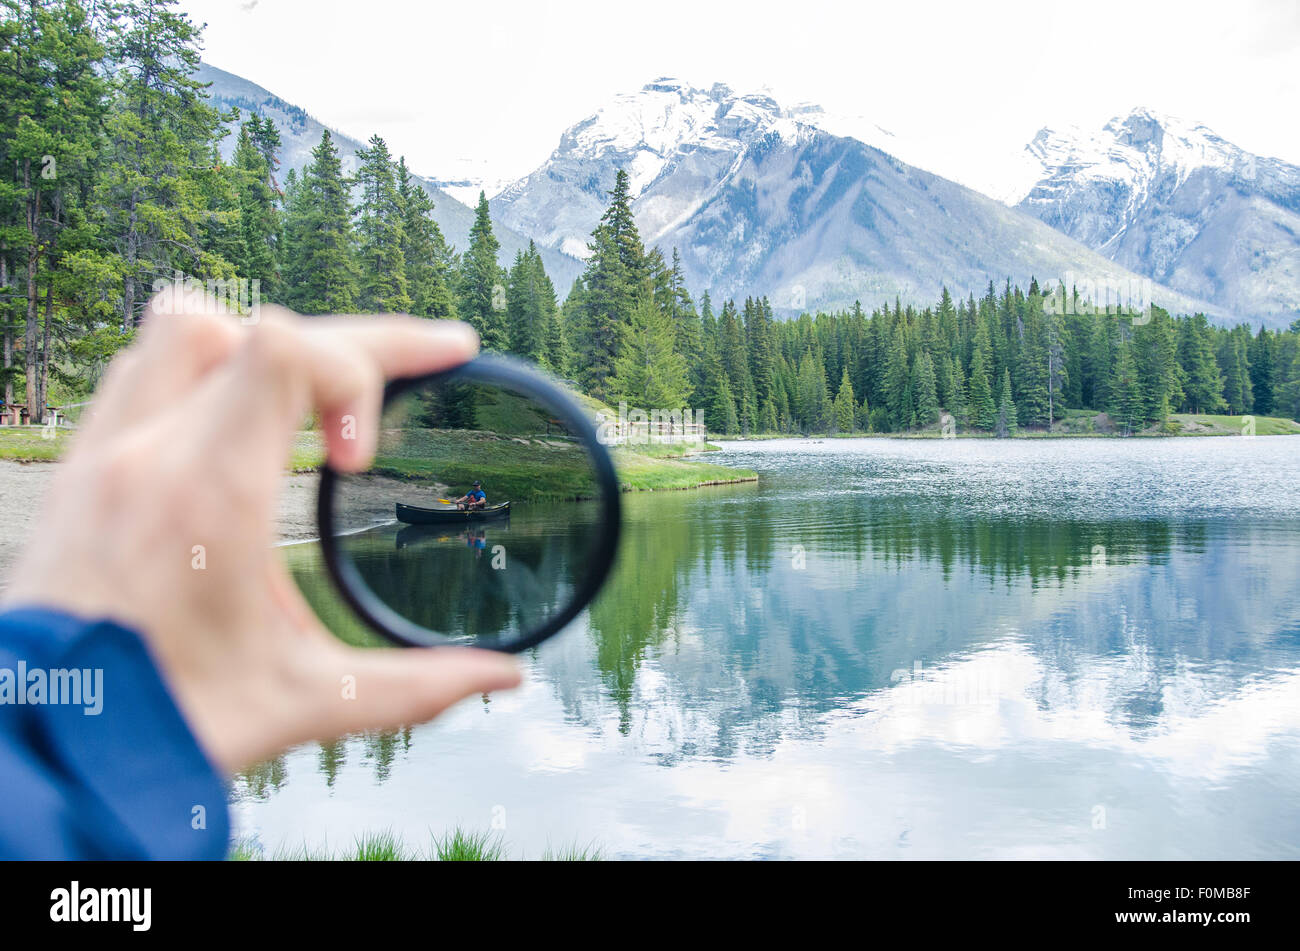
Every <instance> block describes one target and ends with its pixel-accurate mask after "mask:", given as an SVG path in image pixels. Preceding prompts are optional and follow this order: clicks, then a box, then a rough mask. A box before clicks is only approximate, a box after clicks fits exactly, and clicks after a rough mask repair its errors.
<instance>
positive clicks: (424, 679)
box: [323, 647, 520, 737]
mask: <svg viewBox="0 0 1300 951" xmlns="http://www.w3.org/2000/svg"><path fill="white" fill-rule="evenodd" d="M336 665H337V666H336V669H337V679H336V680H335V681H334V682H335V683H337V684H339V685H340V689H339V702H338V703H337V704H333V705H332V706H333V707H334V708H335V709H336V710H337V714H336V716H337V720H336V719H335V717H334V716H327V717H326V720H327V721H329V722H328V723H327V724H324V725H323V726H324V729H325V731H326V732H328V733H329V735H330V736H331V737H332V736H337V735H339V734H342V733H349V732H353V731H356V730H373V729H391V728H394V727H398V726H404V725H406V724H409V723H422V722H424V721H425V720H429V719H432V718H433V717H435V716H437V715H438V714H439V713H441V712H442V711H443V710H446V709H447V708H448V707H450V706H451V705H452V704H454V703H456V702H458V701H460V700H463V699H464V698H465V697H469V696H473V695H475V694H480V693H489V692H491V691H494V690H508V689H511V688H513V687H517V686H518V685H519V682H520V671H519V664H518V663H517V662H516V661H515V660H514V658H512V657H509V656H507V655H505V654H499V653H497V652H496V651H488V650H480V649H476V648H472V647H425V648H392V649H366V648H347V649H345V650H343V651H342V652H341V654H340V656H339V658H338V660H337V662H336Z"/></svg>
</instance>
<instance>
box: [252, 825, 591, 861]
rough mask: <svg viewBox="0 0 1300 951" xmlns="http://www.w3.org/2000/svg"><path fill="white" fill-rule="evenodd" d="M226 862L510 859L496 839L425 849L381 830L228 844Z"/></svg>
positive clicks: (448, 841) (457, 839)
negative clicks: (279, 843)
mask: <svg viewBox="0 0 1300 951" xmlns="http://www.w3.org/2000/svg"><path fill="white" fill-rule="evenodd" d="M227 858H228V859H229V860H230V861H232V862H259V861H269V862H504V861H508V860H509V859H510V858H511V855H510V854H509V850H508V848H507V845H506V842H505V839H504V837H502V836H501V835H500V834H494V833H491V832H467V831H465V830H464V829H462V828H460V827H459V826H457V827H456V828H455V829H452V830H451V831H450V832H448V833H447V834H446V835H443V836H441V837H439V836H433V837H431V838H430V841H429V845H428V847H427V848H425V849H419V848H411V847H410V846H408V845H407V844H406V842H405V841H404V840H403V839H402V838H401V837H400V836H398V835H396V834H395V833H394V832H392V831H384V832H372V833H368V834H366V835H363V836H361V837H360V838H357V839H355V840H354V841H353V843H352V845H350V846H348V847H346V848H342V849H331V848H330V847H329V846H319V847H315V846H308V845H302V846H299V847H297V848H287V849H286V848H281V849H277V850H276V851H274V852H271V853H267V852H266V851H265V850H264V849H262V848H261V847H260V846H258V845H257V844H256V842H254V841H252V840H249V839H241V840H237V841H236V842H234V843H233V844H232V845H231V847H230V854H229V855H228V856H227ZM518 858H519V859H528V858H529V856H526V855H522V854H521V855H519V856H518ZM537 858H539V859H540V860H541V861H543V862H599V861H601V860H602V859H603V858H604V855H603V854H602V852H601V849H600V847H599V846H595V845H577V844H575V845H570V846H564V847H561V848H554V847H550V846H548V847H547V848H546V850H545V851H543V852H542V854H541V855H540V856H537Z"/></svg>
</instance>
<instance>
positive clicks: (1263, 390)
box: [1248, 327, 1274, 416]
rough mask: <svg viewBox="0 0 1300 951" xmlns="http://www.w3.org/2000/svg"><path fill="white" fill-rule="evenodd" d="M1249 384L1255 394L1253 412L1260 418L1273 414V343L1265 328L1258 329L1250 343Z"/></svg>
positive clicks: (1269, 333)
mask: <svg viewBox="0 0 1300 951" xmlns="http://www.w3.org/2000/svg"><path fill="white" fill-rule="evenodd" d="M1248 357H1249V360H1250V384H1251V389H1252V391H1253V392H1254V394H1255V412H1256V413H1258V414H1259V415H1260V416H1271V415H1272V414H1273V381H1274V342H1273V334H1272V333H1271V332H1270V331H1269V330H1268V328H1267V327H1260V328H1259V333H1258V334H1257V335H1256V336H1255V337H1254V339H1253V340H1252V341H1251V345H1250V351H1249V354H1248Z"/></svg>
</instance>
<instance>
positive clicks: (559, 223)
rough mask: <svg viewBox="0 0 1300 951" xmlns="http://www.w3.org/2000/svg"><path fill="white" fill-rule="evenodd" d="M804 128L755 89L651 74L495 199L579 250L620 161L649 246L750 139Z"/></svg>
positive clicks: (530, 225)
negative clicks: (740, 91)
mask: <svg viewBox="0 0 1300 951" xmlns="http://www.w3.org/2000/svg"><path fill="white" fill-rule="evenodd" d="M810 131H811V130H809V129H808V128H806V127H804V126H802V125H801V124H799V123H798V122H796V121H795V120H794V119H793V118H792V117H791V116H789V115H788V114H787V113H786V112H785V111H784V110H782V109H781V108H780V106H778V105H777V104H776V102H775V101H774V100H772V99H771V98H770V97H768V96H765V95H763V94H761V93H760V94H751V95H736V94H735V93H733V92H732V91H731V89H729V88H728V87H726V86H724V85H721V84H718V85H715V86H713V87H712V88H711V89H697V88H694V87H692V86H689V85H687V84H686V83H683V82H681V81H679V80H675V79H666V78H665V79H658V80H655V81H654V82H652V83H650V84H648V85H647V86H645V87H644V88H643V89H641V90H640V91H639V92H636V93H631V94H625V95H621V96H618V97H617V98H616V99H614V100H613V102H611V103H610V104H609V105H607V106H605V107H604V108H602V109H600V110H599V111H598V112H597V113H596V114H595V115H593V116H590V117H589V118H587V119H584V120H583V121H582V122H579V123H578V124H577V125H575V126H573V127H572V128H570V129H568V130H567V131H566V132H565V133H564V135H563V136H561V138H560V144H559V146H558V147H557V148H556V150H555V151H554V152H553V153H552V155H551V157H550V159H548V160H547V162H546V163H545V164H544V165H542V167H541V168H539V169H537V170H536V171H535V172H533V173H532V174H531V175H529V176H528V177H526V178H523V179H521V180H520V181H518V182H515V183H514V184H513V185H511V186H509V187H508V188H506V189H505V190H504V191H502V192H501V193H500V194H499V195H497V196H496V198H495V199H494V201H493V204H494V206H495V207H496V208H497V209H498V210H499V212H500V214H501V216H502V218H503V219H504V220H505V221H507V222H508V223H509V224H510V225H511V226H512V227H514V228H516V229H518V230H520V231H523V232H525V233H528V234H532V235H536V236H537V238H538V240H539V241H542V242H544V243H545V244H547V245H549V246H551V247H555V248H560V249H562V250H565V251H567V252H568V253H570V254H578V255H585V254H586V253H587V240H588V237H589V236H590V234H591V230H592V228H593V227H594V225H595V224H596V222H597V221H598V220H599V218H600V215H601V213H602V212H603V211H604V209H605V206H606V205H607V204H608V202H609V195H608V192H609V189H610V188H611V186H612V185H613V182H614V174H615V172H616V171H617V170H618V169H620V168H622V169H626V170H627V173H628V177H629V178H630V184H631V189H632V195H633V197H634V198H635V199H636V215H637V224H638V227H640V229H641V231H642V237H643V238H645V239H646V241H647V243H651V244H653V243H654V242H655V240H656V239H657V238H658V236H659V235H661V234H663V233H665V232H666V231H667V230H669V229H670V228H672V227H673V226H674V225H677V224H680V223H681V222H683V221H684V220H686V219H687V218H689V217H690V216H691V215H692V214H693V213H694V212H695V211H697V210H698V208H699V206H700V204H701V203H702V202H703V201H704V199H705V198H706V197H707V196H708V195H709V194H710V192H711V191H712V189H714V188H715V187H716V186H717V185H718V183H719V182H721V181H723V180H724V179H726V177H727V176H728V175H729V174H731V173H732V172H733V171H734V168H735V166H736V164H737V163H738V161H739V160H740V157H741V156H742V155H743V154H744V153H745V151H746V150H747V149H748V148H749V146H750V145H751V144H753V143H754V142H756V141H758V140H759V139H761V138H763V137H764V136H767V135H769V134H772V135H775V136H777V137H779V138H782V139H784V140H788V141H791V142H793V141H795V140H796V139H797V138H798V136H799V135H801V134H802V135H804V136H807V135H808V134H809V132H810Z"/></svg>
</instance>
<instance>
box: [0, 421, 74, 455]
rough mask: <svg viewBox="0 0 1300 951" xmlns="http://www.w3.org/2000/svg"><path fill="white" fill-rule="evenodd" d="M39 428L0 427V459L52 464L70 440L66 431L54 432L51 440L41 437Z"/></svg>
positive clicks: (69, 433) (69, 432)
mask: <svg viewBox="0 0 1300 951" xmlns="http://www.w3.org/2000/svg"><path fill="white" fill-rule="evenodd" d="M43 432H44V430H43V429H42V428H41V427H40V426H3V427H0V459H12V460H14V461H16V462H54V461H56V460H57V459H58V458H59V457H60V456H62V455H63V453H64V451H65V450H66V449H67V446H68V443H69V441H70V440H71V438H72V431H71V430H68V429H59V430H55V435H54V438H53V439H46V438H44V437H43V436H42V433H43Z"/></svg>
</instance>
